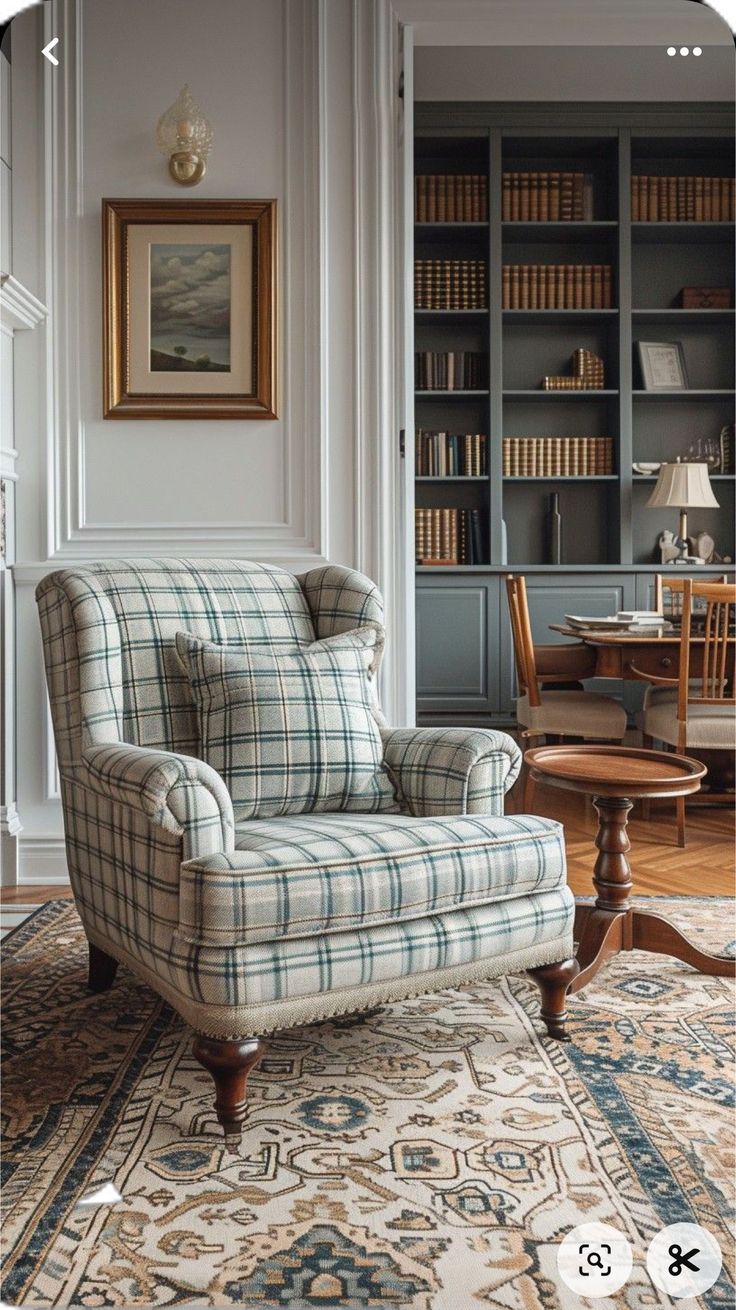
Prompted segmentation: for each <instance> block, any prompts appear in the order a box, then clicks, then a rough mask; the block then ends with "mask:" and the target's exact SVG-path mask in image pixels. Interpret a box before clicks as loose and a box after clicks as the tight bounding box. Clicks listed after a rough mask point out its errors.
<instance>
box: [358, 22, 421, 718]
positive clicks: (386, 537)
mask: <svg viewBox="0 0 736 1310" xmlns="http://www.w3.org/2000/svg"><path fill="white" fill-rule="evenodd" d="M352 43H353V51H352V53H353V94H354V103H353V127H354V183H355V189H354V213H355V256H356V258H355V277H356V285H355V314H356V318H355V342H356V364H355V370H356V371H355V442H356V446H355V454H356V487H355V494H356V519H355V523H356V532H355V535H356V540H355V559H356V565H357V567H358V568H359V569H360V570H361V571H362V572H364V573H367V574H368V575H369V577H372V578H374V579H375V580H376V581H377V582H378V584H379V586H380V587H381V590H382V592H383V595H384V601H385V606H386V624H387V628H388V634H389V651H388V654H387V659H386V662H385V665H384V685H383V701H384V705H385V708H386V713H387V715H388V717H389V719H390V721H391V722H392V723H394V724H398V725H402V724H413V723H414V721H415V712H416V711H415V704H416V700H415V672H414V550H413V540H414V532H413V517H414V513H413V479H412V476H411V473H412V470H413V454H412V451H413V427H414V415H413V394H412V391H411V390H410V388H413V378H414V368H413V345H412V335H411V334H412V332H413V300H412V299H411V298H410V295H409V292H410V285H411V283H412V282H413V279H410V277H409V270H410V267H411V245H410V244H407V243H408V242H411V241H412V239H413V235H412V227H411V224H413V205H414V201H413V177H412V172H413V160H412V143H413V130H412V111H413V98H412V95H411V87H412V79H411V70H412V61H411V52H412V29H411V27H409V26H405V25H404V24H403V23H402V21H401V19H400V18H399V15H398V14H397V12H396V10H395V8H394V5H393V3H392V0H373V2H372V3H366V0H353V28H352ZM402 65H403V67H402ZM402 71H403V85H404V98H403V100H402V98H401V95H400V85H401V79H402ZM411 296H413V289H412V291H411ZM402 430H403V431H404V432H405V433H406V454H405V457H404V458H401V456H400V451H399V433H400V432H401V431H402Z"/></svg>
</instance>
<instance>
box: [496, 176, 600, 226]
mask: <svg viewBox="0 0 736 1310" xmlns="http://www.w3.org/2000/svg"><path fill="white" fill-rule="evenodd" d="M592 217H593V177H592V174H590V173H557V172H555V173H504V174H503V175H502V182H501V218H502V220H503V222H504V223H515V222H517V221H519V222H522V223H523V222H528V223H558V222H564V221H566V220H568V221H569V220H573V221H583V222H588V221H589V220H590V219H592Z"/></svg>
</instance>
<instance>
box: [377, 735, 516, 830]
mask: <svg viewBox="0 0 736 1310" xmlns="http://www.w3.org/2000/svg"><path fill="white" fill-rule="evenodd" d="M381 736H382V737H383V748H384V761H385V763H386V766H387V768H388V770H389V772H390V773H391V775H392V777H393V779H394V782H395V783H396V786H397V787H398V791H399V797H400V799H401V801H402V802H403V804H404V805H405V806H406V808H407V809H408V810H409V812H410V813H411V814H417V815H441V814H499V815H500V814H503V797H504V793H505V792H507V791H508V790H509V788H510V787H512V786H513V784H514V783H515V781H516V779H517V777H518V776H519V770H520V769H521V751H520V750H519V747H518V746H517V744H516V742H515V741H513V740H512V738H511V737H509V736H508V735H507V734H506V733H505V732H494V731H492V730H490V729H485V728H477V729H476V728H386V729H382V731H381Z"/></svg>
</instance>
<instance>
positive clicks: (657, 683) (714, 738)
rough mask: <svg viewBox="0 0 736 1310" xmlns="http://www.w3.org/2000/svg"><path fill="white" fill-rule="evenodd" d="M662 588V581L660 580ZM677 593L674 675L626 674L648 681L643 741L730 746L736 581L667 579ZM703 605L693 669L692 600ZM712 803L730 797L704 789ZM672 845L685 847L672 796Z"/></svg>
mask: <svg viewBox="0 0 736 1310" xmlns="http://www.w3.org/2000/svg"><path fill="white" fill-rule="evenodd" d="M664 581H665V586H666V585H667V582H668V579H665V580H664ZM673 581H675V582H676V583H677V594H681V595H682V619H681V623H682V627H681V632H680V661H679V670H678V676H677V677H676V678H664V677H659V676H657V675H655V674H651V673H643V672H641V671H640V670H639V669H637V668H636V666H635V665H633V664H632V672H633V673H635V674H636V675H637V676H638V677H641V678H644V679H646V680H647V681H648V682H650V683H652V684H653V685H654V689H655V694H654V695H652V696H651V697H650V698H649V700H648V701H647V702H645V705H644V711H643V729H644V734H645V735H644V741H645V743H646V742H650V743H651V742H652V741H654V740H657V741H661V742H664V743H665V744H666V745H668V746H672V747H673V748H674V749H675V750H676V751H677V752H678V753H679V754H682V753H683V752H684V751H687V750H688V749H690V750H699V751H703V750H708V751H711V750H715V751H722V750H728V751H732V752H733V750H734V749H736V698H735V697H734V652H735V643H734V640H733V637H732V635H731V625H732V623H733V621H734V617H735V616H736V585H734V584H733V583H726V582H700V581H699V580H694V579H692V578H682V579H680V578H677V579H673ZM695 599H702V600H703V601H704V603H705V610H704V616H703V618H704V630H703V636H702V642H701V641H699V642H698V647H697V649H698V652H699V653H700V652H702V668H700V669H695V670H694V669H693V664H694V661H693V658H692V656H693V650H694V649H695V647H694V646H693V644H692V619H693V601H694V600H695ZM708 799H709V800H712V801H718V800H724V801H725V800H729V801H731V802H732V801H733V796H732V795H727V794H725V793H724V795H718V794H714V793H710V792H709V793H708ZM677 844H678V846H684V845H685V798H684V796H683V797H680V798H678V800H677Z"/></svg>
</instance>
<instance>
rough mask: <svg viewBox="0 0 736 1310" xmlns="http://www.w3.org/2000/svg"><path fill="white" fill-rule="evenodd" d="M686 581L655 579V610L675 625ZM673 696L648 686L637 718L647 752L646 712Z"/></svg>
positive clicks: (649, 742) (724, 579)
mask: <svg viewBox="0 0 736 1310" xmlns="http://www.w3.org/2000/svg"><path fill="white" fill-rule="evenodd" d="M686 581H687V579H686V578H665V577H663V576H662V574H661V573H657V574H656V575H655V578H654V608H655V610H656V611H657V613H658V614H663V615H664V616H665V617H666V618H668V619H670V620H671V621H672V622H673V623H676V624H678V625H679V623H680V621H681V619H682V602H683V596H684V593H685V582H686ZM708 581H709V582H719V583H721V582H722V583H726V582H728V575H727V574H726V573H723V574H721V576H720V577H719V578H709V579H708ZM694 690H695V691H697V688H696V687H694ZM672 696H673V692H672V689H671V688H667V687H655V686H654V685H653V684H652V683H649V684H648V685H647V689H646V691H645V693H644V703H643V705H642V713H641V715H640V716H639V717H638V718H637V723H638V724H639V726H640V727H641V728H642V745H643V746H644V747H646V749H647V750H651V749H652V747H653V746H654V742H653V740H652V738H651V737H650V736H649V734H648V733H647V732H645V731H643V723H644V717H645V715H646V711H647V710H648V709H651V707H652V706H653V705H656V704H657V702H658V701H661V700H663V699H664V700H667V698H668V697H669V698H670V699H672ZM643 810H644V817H645V818H649V801H645V802H644V805H643Z"/></svg>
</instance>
